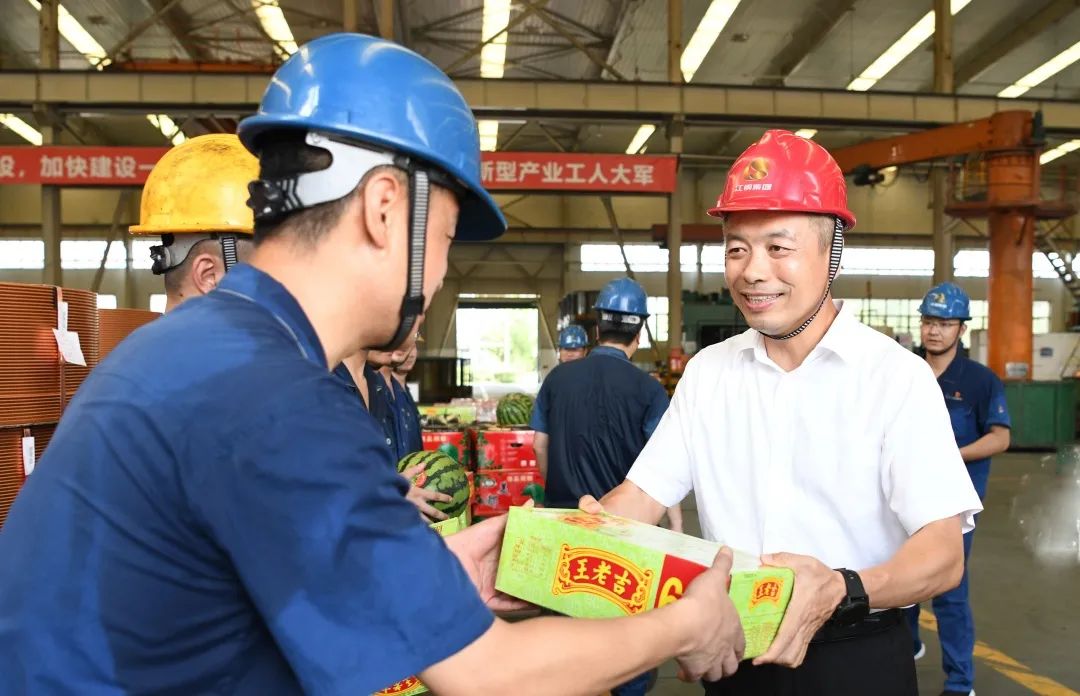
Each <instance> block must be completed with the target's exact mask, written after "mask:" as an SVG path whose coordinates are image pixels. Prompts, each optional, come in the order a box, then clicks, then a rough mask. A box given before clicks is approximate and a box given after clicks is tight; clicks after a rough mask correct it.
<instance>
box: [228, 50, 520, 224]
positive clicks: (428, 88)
mask: <svg viewBox="0 0 1080 696" xmlns="http://www.w3.org/2000/svg"><path fill="white" fill-rule="evenodd" d="M281 129H298V130H303V131H313V132H318V133H322V134H324V135H326V136H329V137H331V138H333V137H338V138H342V139H344V140H345V141H352V142H357V143H360V144H365V145H369V146H373V147H375V148H378V149H382V150H386V151H389V152H392V153H396V154H400V155H404V156H407V157H410V158H413V159H416V160H419V161H420V162H422V163H424V164H426V165H428V166H431V167H433V168H434V169H436V170H439V171H440V172H441V173H442V174H444V175H447V176H448V177H449V178H450V179H452V180H453V181H454V183H456V184H458V185H460V187H461V188H462V189H464V190H465V191H466V192H467V195H466V196H465V197H464V198H463V200H461V212H460V215H459V218H458V226H457V238H458V239H461V240H487V239H493V238H495V237H498V236H499V235H500V234H502V233H503V232H504V231H505V230H506V218H504V217H503V214H502V212H501V211H500V210H499V206H498V205H497V204H496V203H495V200H494V199H493V198H492V197H491V194H489V193H488V192H487V191H486V190H485V189H484V187H483V185H482V184H481V179H480V136H479V133H478V132H477V127H476V119H475V118H474V116H473V113H472V110H471V109H470V108H469V105H468V103H467V102H466V101H465V98H464V97H463V96H462V95H461V92H460V91H458V88H457V87H456V86H455V85H454V83H453V81H452V80H451V79H450V78H449V77H447V76H446V74H445V73H444V72H443V71H442V70H440V69H439V68H438V67H436V66H435V65H434V64H433V63H431V62H430V61H428V60H427V59H426V58H424V57H422V56H420V55H419V54H417V53H414V52H413V51H410V50H409V49H407V48H405V47H404V46H401V45H399V44H396V43H393V42H391V41H386V40H385V39H379V38H375V37H372V36H365V35H363V34H330V35H328V36H323V37H320V38H318V39H315V40H314V41H311V42H309V43H306V44H304V45H303V46H301V47H300V50H299V51H297V52H296V53H295V54H293V55H292V57H290V58H289V60H287V61H286V62H285V63H284V64H283V65H282V66H281V67H279V68H278V69H277V72H275V73H274V76H273V78H272V79H271V80H270V85H269V86H268V87H267V88H266V92H265V93H264V94H263V98H262V102H261V103H260V104H259V111H258V113H256V114H255V115H254V116H251V117H249V118H246V119H244V120H243V121H242V122H241V123H240V127H239V129H238V131H237V135H239V136H240V140H241V141H242V142H243V143H244V146H245V147H247V148H248V150H250V151H251V152H253V153H255V154H256V155H258V154H259V149H260V138H261V136H263V135H264V134H266V133H269V132H273V131H278V130H281ZM436 183H438V181H437V180H436ZM346 193H348V191H346Z"/></svg>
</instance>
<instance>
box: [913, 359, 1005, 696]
mask: <svg viewBox="0 0 1080 696" xmlns="http://www.w3.org/2000/svg"><path fill="white" fill-rule="evenodd" d="M938 384H939V385H940V386H941V391H942V394H944V396H945V405H946V406H947V407H948V409H949V418H950V420H951V421H952V427H953V434H954V435H955V436H956V445H957V447H966V446H967V445H970V444H972V443H973V442H975V441H977V440H979V439H980V438H982V437H983V436H985V435H987V434H988V433H989V432H990V429H991V428H992V427H994V426H995V425H997V426H1003V427H1006V428H1008V427H1010V426H1011V423H1010V420H1009V407H1008V405H1007V404H1006V402H1005V387H1004V386H1003V385H1002V383H1001V380H1000V379H998V376H997V375H995V374H994V373H993V372H992V371H991V370H990V369H989V368H987V367H985V366H984V365H980V364H979V363H977V362H975V361H974V360H970V359H968V358H965V357H962V356H960V355H957V356H956V358H954V359H953V361H952V362H951V363H949V366H948V367H947V368H945V371H944V372H942V373H941V376H940V377H938ZM967 470H968V474H969V475H970V476H971V482H972V484H973V485H974V486H975V491H976V492H977V493H978V494H979V498H980V499H982V498H983V497H985V495H986V484H987V481H988V480H989V478H990V458H989V457H987V458H985V459H979V460H977V461H973V462H967ZM974 536H975V532H974V531H971V532H968V533H967V534H965V535H964V576H963V579H962V580H961V581H960V585H959V586H957V587H956V588H955V589H952V590H949V591H948V592H946V593H945V594H943V595H941V596H939V597H935V598H934V599H933V601H932V605H933V607H934V616H935V617H936V618H937V623H938V636H939V637H940V639H941V664H942V668H943V669H944V670H945V678H946V681H945V690H946V691H959V692H963V693H967V692H969V691H971V689H972V685H973V683H974V681H975V665H974V664H973V662H972V651H973V650H974V647H975V621H974V619H973V617H972V613H971V603H970V601H969V599H968V569H967V560H968V557H969V556H970V555H971V543H972V539H973V538H974ZM918 614H919V608H918V607H917V606H916V607H913V608H912V609H910V610H908V620H909V622H910V624H911V629H912V635H913V636H914V637H915V650H916V651H918V649H919V648H920V647H921V645H922V643H921V641H920V639H919V634H918V629H919V624H918Z"/></svg>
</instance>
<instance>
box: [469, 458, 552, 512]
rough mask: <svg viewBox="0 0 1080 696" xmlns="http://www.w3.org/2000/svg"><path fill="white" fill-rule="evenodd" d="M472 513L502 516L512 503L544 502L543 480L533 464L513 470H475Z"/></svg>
mask: <svg viewBox="0 0 1080 696" xmlns="http://www.w3.org/2000/svg"><path fill="white" fill-rule="evenodd" d="M475 485H476V488H475V490H476V493H475V497H474V498H473V516H474V517H490V516H492V515H501V514H503V513H504V512H507V511H509V510H510V508H511V507H512V506H514V505H524V504H525V502H526V501H528V500H533V501H535V502H536V503H537V504H538V505H540V504H543V502H544V479H543V478H542V477H541V476H540V469H538V468H537V467H535V466H531V467H525V468H513V469H478V470H477V472H476V484H475Z"/></svg>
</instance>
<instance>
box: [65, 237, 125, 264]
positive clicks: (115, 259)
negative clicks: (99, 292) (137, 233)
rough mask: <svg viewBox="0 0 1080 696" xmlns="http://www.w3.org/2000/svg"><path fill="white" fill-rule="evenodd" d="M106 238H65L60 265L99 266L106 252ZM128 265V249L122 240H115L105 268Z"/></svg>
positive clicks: (110, 248)
mask: <svg viewBox="0 0 1080 696" xmlns="http://www.w3.org/2000/svg"><path fill="white" fill-rule="evenodd" d="M105 244H106V242H105V240H104V239H65V240H63V241H61V242H60V266H61V267H62V268H64V269H80V268H97V267H99V266H100V265H101V256H102V254H104V253H105ZM126 266H127V250H126V249H124V244H123V243H122V242H113V244H112V246H111V247H109V258H108V259H107V260H106V261H105V268H110V269H117V268H125V267H126Z"/></svg>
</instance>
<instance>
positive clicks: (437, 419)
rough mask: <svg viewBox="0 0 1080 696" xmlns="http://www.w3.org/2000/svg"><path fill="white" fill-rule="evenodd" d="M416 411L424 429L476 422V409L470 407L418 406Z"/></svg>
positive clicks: (447, 405) (449, 405)
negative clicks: (432, 426) (433, 426)
mask: <svg viewBox="0 0 1080 696" xmlns="http://www.w3.org/2000/svg"><path fill="white" fill-rule="evenodd" d="M418 410H419V411H420V420H421V423H422V424H423V425H424V426H425V427H428V426H431V425H439V426H457V425H469V424H471V423H475V422H476V407H475V406H471V405H462V406H455V405H451V404H434V405H431V406H420V407H419V409H418Z"/></svg>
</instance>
